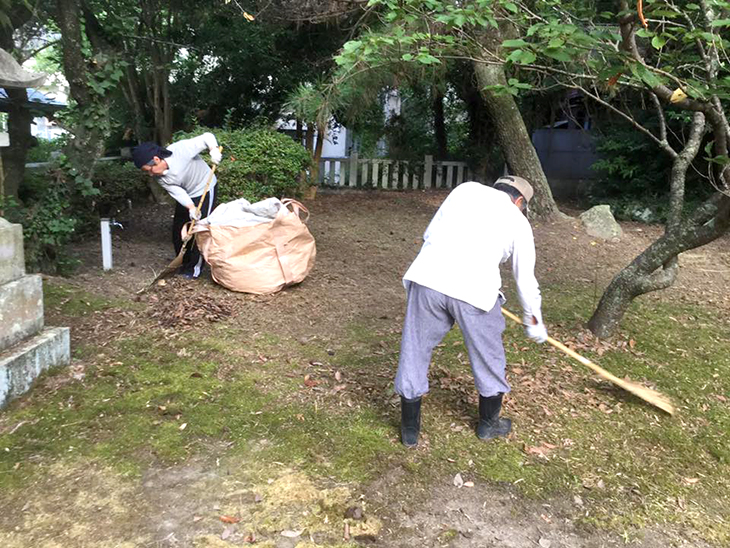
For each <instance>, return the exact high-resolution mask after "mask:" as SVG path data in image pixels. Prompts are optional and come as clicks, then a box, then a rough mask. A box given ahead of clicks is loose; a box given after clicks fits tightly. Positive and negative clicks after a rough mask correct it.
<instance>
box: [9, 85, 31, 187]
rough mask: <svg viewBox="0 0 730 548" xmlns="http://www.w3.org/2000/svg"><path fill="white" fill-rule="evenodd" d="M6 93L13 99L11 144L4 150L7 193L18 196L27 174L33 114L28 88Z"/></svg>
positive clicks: (10, 115)
mask: <svg viewBox="0 0 730 548" xmlns="http://www.w3.org/2000/svg"><path fill="white" fill-rule="evenodd" d="M5 91H6V93H7V94H8V98H9V99H10V101H11V106H10V109H9V111H8V136H9V138H10V146H9V147H7V149H5V150H4V151H3V152H5V153H4V154H3V168H4V173H5V195H6V196H12V197H14V198H17V197H18V189H19V188H20V185H21V184H22V183H23V177H24V175H25V160H26V158H27V156H28V149H29V148H30V147H31V144H32V140H33V137H32V136H31V133H30V125H31V123H32V122H33V115H32V114H31V112H30V110H28V108H27V103H28V94H27V90H26V88H17V89H14V88H7V89H6V90H5Z"/></svg>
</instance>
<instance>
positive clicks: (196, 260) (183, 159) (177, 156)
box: [132, 132, 221, 278]
mask: <svg viewBox="0 0 730 548" xmlns="http://www.w3.org/2000/svg"><path fill="white" fill-rule="evenodd" d="M204 150H208V152H209V153H210V160H211V162H213V163H214V164H218V163H219V162H220V161H221V152H220V150H219V149H218V142H217V141H216V138H215V136H214V135H213V134H212V133H207V132H206V133H203V134H202V135H198V136H197V137H193V138H192V139H184V140H182V141H177V142H176V143H173V144H171V145H170V146H168V147H167V148H163V147H161V146H159V145H158V144H157V143H151V142H147V143H142V144H140V145H139V146H136V147H134V149H133V150H132V159H133V160H134V165H135V166H137V167H138V168H140V169H142V170H143V171H145V172H146V173H148V174H149V175H150V177H155V179H156V180H157V182H158V183H159V184H160V186H161V187H162V188H164V189H165V190H166V191H167V192H168V193H169V194H170V196H172V197H173V198H174V199H175V201H176V202H177V205H176V207H175V217H174V219H173V222H172V243H173V245H174V247H175V253H176V254H177V253H180V249H181V248H182V235H181V231H182V228H183V226H184V225H185V223H187V222H188V221H189V220H192V219H195V220H199V219H200V217H201V216H202V217H207V216H208V215H210V213H211V212H212V211H213V208H214V207H215V195H216V193H215V185H216V183H217V181H216V179H215V177H213V180H212V181H211V184H210V190H209V191H208V194H207V196H206V197H205V200H204V202H203V205H201V206H200V214H196V210H197V206H198V204H199V203H200V199H201V197H202V195H203V192H204V191H205V185H206V183H207V182H208V178H209V177H210V172H211V169H210V167H209V166H208V164H207V163H206V161H205V160H203V158H201V156H200V153H201V152H203V151H204ZM202 267H203V257H202V256H201V255H200V252H199V251H198V247H197V246H196V245H195V242H193V243H192V245H191V246H189V247H188V249H187V251H186V252H185V255H184V257H183V263H182V266H180V270H179V273H180V274H181V275H182V276H185V277H186V278H197V277H198V276H200V273H201V271H202Z"/></svg>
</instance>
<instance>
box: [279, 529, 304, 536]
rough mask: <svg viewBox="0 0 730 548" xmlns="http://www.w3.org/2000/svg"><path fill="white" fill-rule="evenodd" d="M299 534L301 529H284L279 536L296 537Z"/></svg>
mask: <svg viewBox="0 0 730 548" xmlns="http://www.w3.org/2000/svg"><path fill="white" fill-rule="evenodd" d="M301 534H302V531H292V530H290V529H285V530H284V531H282V532H281V536H282V537H286V538H297V537H299V536H301Z"/></svg>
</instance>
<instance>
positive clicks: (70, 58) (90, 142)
mask: <svg viewBox="0 0 730 548" xmlns="http://www.w3.org/2000/svg"><path fill="white" fill-rule="evenodd" d="M80 11H81V10H80V5H79V0H58V2H57V12H56V22H57V24H58V27H59V29H60V31H61V47H62V51H63V72H64V75H65V76H66V79H67V80H68V84H69V89H70V92H71V96H72V97H73V99H74V101H76V103H77V108H78V109H79V110H80V112H81V114H82V116H83V117H84V118H91V120H90V121H92V124H91V125H90V127H87V125H86V124H85V123H84V122H86V121H87V120H86V119H85V120H82V121H81V123H78V124H76V125H75V127H73V128H72V130H73V139H72V140H71V142H70V144H69V146H68V148H67V150H66V152H67V154H68V157H69V160H70V161H71V164H72V165H73V166H74V167H76V169H78V170H79V172H80V174H81V175H82V176H85V177H90V176H91V174H92V173H93V170H94V163H95V160H96V159H97V158H99V157H100V156H101V155H102V153H103V152H104V138H103V131H102V130H100V129H99V127H100V126H101V125H103V123H104V122H105V121H108V112H107V111H108V100H106V99H102V98H100V97H99V96H98V95H95V94H94V93H93V92H92V90H91V88H90V87H89V85H88V81H89V78H90V77H91V75H90V74H89V71H88V70H87V62H86V58H85V56H84V53H83V49H82V48H83V47H84V45H83V44H84V41H83V39H82V33H81V19H80V16H81V13H80ZM95 124H96V125H95Z"/></svg>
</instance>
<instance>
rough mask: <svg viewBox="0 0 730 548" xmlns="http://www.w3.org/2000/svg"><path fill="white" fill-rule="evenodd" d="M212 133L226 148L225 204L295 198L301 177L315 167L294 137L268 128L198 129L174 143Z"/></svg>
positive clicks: (221, 171) (221, 194) (221, 193)
mask: <svg viewBox="0 0 730 548" xmlns="http://www.w3.org/2000/svg"><path fill="white" fill-rule="evenodd" d="M205 131H210V132H211V133H213V134H214V135H215V136H216V138H217V139H218V143H219V144H220V145H221V146H222V147H223V161H222V162H221V165H220V166H219V167H218V170H217V172H216V175H217V177H218V186H217V187H216V188H217V189H218V199H219V201H221V202H227V201H230V200H235V199H237V198H246V199H247V200H249V201H252V202H254V201H258V200H261V199H264V198H269V197H272V196H273V197H277V198H282V197H284V196H294V195H296V194H297V192H298V186H299V175H300V173H301V172H302V171H303V170H305V169H307V168H309V167H310V165H311V161H312V160H311V156H310V154H309V152H307V150H306V149H305V148H304V147H303V146H301V145H300V144H298V143H296V142H295V141H294V140H293V139H292V138H291V137H288V136H287V135H285V134H283V133H279V132H277V131H274V130H271V129H267V128H260V127H259V128H249V129H240V130H220V129H216V130H210V129H206V128H198V129H196V130H195V131H192V132H189V133H177V134H176V135H175V137H174V140H180V139H187V138H190V137H195V136H196V135H200V134H201V133H203V132H205Z"/></svg>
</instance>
